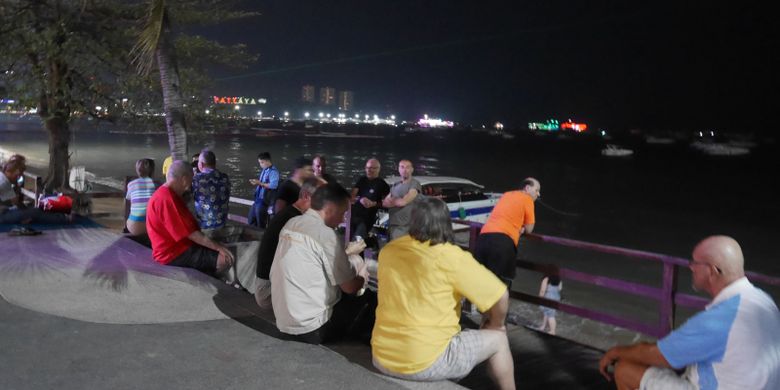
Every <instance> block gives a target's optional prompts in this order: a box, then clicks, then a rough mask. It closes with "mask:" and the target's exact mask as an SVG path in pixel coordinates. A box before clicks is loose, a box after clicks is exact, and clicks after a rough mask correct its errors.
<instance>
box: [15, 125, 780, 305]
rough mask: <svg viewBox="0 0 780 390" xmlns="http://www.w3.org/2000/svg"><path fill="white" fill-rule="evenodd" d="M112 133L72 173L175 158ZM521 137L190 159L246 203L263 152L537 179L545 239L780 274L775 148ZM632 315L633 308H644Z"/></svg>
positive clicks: (38, 153) (20, 147)
mask: <svg viewBox="0 0 780 390" xmlns="http://www.w3.org/2000/svg"><path fill="white" fill-rule="evenodd" d="M107 130H110V127H109V128H100V129H97V128H95V127H94V126H91V125H89V126H80V127H79V128H77V129H76V130H75V131H74V140H73V142H72V144H71V151H72V152H73V156H72V159H73V163H72V164H73V165H84V166H86V169H87V171H89V172H92V173H94V174H95V175H96V176H97V177H98V178H101V179H102V180H104V181H106V182H111V181H113V182H115V183H120V182H121V180H122V179H123V178H124V176H126V175H132V174H133V173H134V172H133V170H134V162H135V161H136V160H137V159H138V158H141V157H152V158H155V159H156V160H157V161H158V164H159V163H160V162H162V160H163V158H164V157H165V155H166V154H167V148H168V144H167V137H166V136H165V135H164V134H155V135H137V134H124V133H123V134H118V133H111V132H109V131H107ZM515 135H516V136H515V138H513V139H505V138H502V137H500V136H495V135H489V134H487V133H484V132H458V133H445V132H429V133H404V132H401V131H392V132H390V131H389V132H388V133H387V137H386V138H384V139H343V138H316V137H305V136H301V135H297V136H276V137H258V136H256V135H255V132H253V131H249V130H247V131H243V132H241V133H238V134H230V133H226V134H211V135H194V136H191V137H190V139H189V144H190V151H191V153H195V152H197V151H198V150H200V148H202V147H210V148H212V149H213V150H214V152H215V153H216V155H217V165H218V168H219V169H221V170H223V171H224V172H226V173H228V174H229V175H230V177H231V180H232V181H233V188H234V195H237V196H242V197H246V198H249V197H251V192H252V190H253V189H252V187H251V186H250V185H249V183H248V179H249V178H253V177H256V175H257V172H258V166H257V161H256V156H257V154H258V153H260V152H263V151H268V152H270V153H271V154H272V156H273V159H274V162H275V164H276V165H277V167H279V168H280V170H281V171H282V172H283V173H286V172H287V171H289V169H290V168H291V164H292V161H293V160H294V159H295V158H296V157H298V156H301V155H307V156H312V155H314V154H324V155H326V156H327V158H328V162H329V172H330V173H332V174H334V175H336V176H337V178H338V179H339V181H340V182H341V183H342V184H346V185H351V184H352V183H353V182H354V179H355V178H356V177H357V176H358V175H360V174H362V173H363V166H364V162H365V160H366V159H367V158H369V157H377V158H378V159H379V160H380V161H381V162H382V175H383V176H384V175H391V174H397V172H396V169H395V167H396V164H397V161H398V160H399V159H402V158H405V159H410V160H412V161H413V162H414V164H415V175H444V176H459V177H464V178H468V179H471V180H473V181H475V182H477V183H480V184H482V185H484V186H485V187H486V188H487V190H490V191H496V192H503V191H506V190H509V189H512V188H514V186H515V185H516V184H517V183H518V182H519V181H520V180H521V179H523V178H524V177H526V176H534V177H536V178H538V179H539V180H540V181H541V183H542V197H541V202H540V203H537V223H536V230H535V232H536V233H541V234H549V235H556V236H563V237H567V238H573V239H579V240H585V241H592V242H597V243H603V244H610V245H617V246H623V247H629V248H634V249H640V250H646V251H652V252H659V253H664V254H670V255H674V256H680V257H688V256H689V255H690V252H691V250H692V248H693V246H694V245H695V243H696V242H697V241H698V240H700V239H702V238H704V237H706V236H708V235H711V234H726V235H730V236H732V237H734V238H736V239H737V240H738V241H739V242H740V244H741V245H742V248H743V250H744V252H745V257H746V268H747V269H749V270H753V271H757V272H761V273H765V274H769V275H774V276H778V275H780V244H779V243H780V202H778V197H777V192H776V191H775V190H774V188H776V187H775V185H776V183H775V182H776V180H777V179H776V178H777V173H776V170H777V168H778V161H779V160H780V156H779V155H778V153H777V152H778V150H777V148H776V147H775V146H774V145H770V146H767V145H759V146H757V147H756V148H754V149H753V150H752V152H751V154H750V155H748V156H744V157H711V156H706V155H703V154H701V153H699V152H697V151H696V150H694V149H692V148H690V146H689V145H688V143H687V142H680V143H676V144H674V145H648V144H645V143H644V142H641V141H636V140H635V141H634V144H633V145H631V146H632V148H634V150H635V154H634V155H633V156H632V157H629V158H614V157H613V158H610V157H603V156H601V154H600V150H601V148H602V146H603V145H602V143H601V142H599V141H596V140H584V139H580V138H577V137H573V138H569V139H558V138H555V137H539V136H534V135H531V134H530V133H526V134H523V133H515ZM0 149H4V150H6V151H15V152H19V153H23V154H25V155H27V156H28V158H30V160H31V161H32V164H33V165H38V166H44V165H45V164H46V162H47V159H48V157H47V156H48V155H47V142H46V133H45V132H43V131H42V130H40V125H38V124H37V123H35V122H34V121H30V122H27V123H24V122H15V123H7V122H6V123H0ZM0 152H2V150H0ZM158 175H159V173H158ZM540 245H541V244H535V243H524V244H523V247H522V248H521V253H522V254H523V256H524V257H526V258H528V259H530V260H531V261H536V262H544V263H558V264H561V265H563V266H567V267H571V268H575V269H579V270H583V271H587V272H595V273H600V274H604V275H607V276H615V277H621V278H624V279H629V280H635V281H639V282H643V283H648V284H651V285H659V283H660V280H661V272H660V267H659V266H657V265H655V264H648V263H646V262H638V261H634V260H630V259H620V258H609V257H606V256H597V255H593V254H590V253H583V252H577V251H570V250H564V249H558V248H543V247H541V246H540ZM521 279H522V277H521ZM689 280H690V276H689V272H688V271H687V270H683V271H682V272H681V278H680V285H681V289H683V290H686V289H687V288H688V287H687V286H688V285H689ZM519 284H520V285H521V288H522V289H524V290H527V291H529V292H534V293H535V292H536V291H535V289H538V279H536V276H533V277H529V278H527V279H526V280H524V281H523V282H522V283H519ZM762 287H763V286H762ZM766 289H767V290H768V291H769V292H770V293H771V294H772V295H773V296H774V297H775V299H778V297H780V291H778V289H777V288H771V287H766ZM582 294H583V297H582V298H583V299H584V300H585V301H587V302H598V301H600V300H604V299H608V298H609V297H610V295H609V294H614V293H605V292H598V291H596V292H588V293H582ZM605 294H606V295H605ZM624 304H625V306H626V307H627V308H628V307H631V306H634V305H645V304H646V303H643V302H641V301H631V300H627V301H625V303H624ZM613 309H614V310H616V311H618V312H620V311H621V310H622V309H621V308H620V307H617V308H613ZM651 312H654V310H651Z"/></svg>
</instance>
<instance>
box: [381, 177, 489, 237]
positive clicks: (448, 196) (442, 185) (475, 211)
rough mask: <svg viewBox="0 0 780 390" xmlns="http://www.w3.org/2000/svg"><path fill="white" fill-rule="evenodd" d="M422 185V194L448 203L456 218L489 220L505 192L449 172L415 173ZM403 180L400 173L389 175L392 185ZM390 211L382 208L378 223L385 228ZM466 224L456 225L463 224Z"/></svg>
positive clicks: (453, 216)
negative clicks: (452, 175) (491, 189)
mask: <svg viewBox="0 0 780 390" xmlns="http://www.w3.org/2000/svg"><path fill="white" fill-rule="evenodd" d="M414 178H415V179H417V181H419V182H420V184H421V185H422V195H424V196H431V197H437V198H439V199H441V200H443V201H444V202H446V203H447V208H449V210H450V217H451V218H452V219H464V220H468V221H474V222H480V223H485V222H487V218H488V216H489V215H490V213H491V212H492V211H493V207H494V206H495V205H496V202H498V199H499V198H500V197H501V195H502V194H501V193H494V192H484V191H483V189H484V187H483V186H482V185H479V184H477V183H474V182H473V181H471V180H468V179H463V178H460V177H449V176H414ZM399 180H401V178H400V177H399V176H390V177H387V178H385V181H386V182H387V184H389V185H391V186H392V185H393V184H395V183H396V182H398V181H399ZM388 218H389V215H388V214H387V212H386V211H385V210H381V209H380V210H379V212H378V213H377V221H376V224H375V225H374V226H377V227H381V228H385V227H387V220H388ZM462 227H463V226H462V225H458V226H453V228H462Z"/></svg>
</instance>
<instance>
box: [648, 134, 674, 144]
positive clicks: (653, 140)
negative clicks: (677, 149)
mask: <svg viewBox="0 0 780 390" xmlns="http://www.w3.org/2000/svg"><path fill="white" fill-rule="evenodd" d="M645 142H647V143H648V144H651V145H671V144H673V143H674V138H670V137H657V136H653V135H648V136H647V137H645Z"/></svg>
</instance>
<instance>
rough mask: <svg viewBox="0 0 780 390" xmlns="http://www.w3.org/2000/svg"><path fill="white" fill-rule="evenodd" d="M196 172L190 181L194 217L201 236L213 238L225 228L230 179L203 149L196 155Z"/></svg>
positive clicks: (214, 158)
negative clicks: (198, 225) (201, 233)
mask: <svg viewBox="0 0 780 390" xmlns="http://www.w3.org/2000/svg"><path fill="white" fill-rule="evenodd" d="M197 164H198V172H197V173H195V176H194V177H193V179H192V196H193V198H194V200H195V216H196V217H197V218H198V222H199V224H200V229H201V231H202V232H203V234H205V235H207V236H209V237H214V234H215V232H216V231H217V230H219V229H220V228H222V227H223V226H225V223H226V222H227V219H228V212H229V207H230V189H231V188H230V178H229V177H228V175H227V174H226V173H224V172H221V171H219V170H218V169H217V156H216V155H214V152H212V151H211V150H208V149H204V150H203V151H202V152H200V155H198V163H197Z"/></svg>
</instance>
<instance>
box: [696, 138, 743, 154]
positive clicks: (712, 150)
mask: <svg viewBox="0 0 780 390" xmlns="http://www.w3.org/2000/svg"><path fill="white" fill-rule="evenodd" d="M691 147H692V148H694V149H696V150H699V151H700V152H702V153H704V154H707V155H710V156H744V155H746V154H749V153H750V149H748V148H745V147H740V146H734V145H730V144H723V143H718V142H704V141H696V142H694V143H692V144H691Z"/></svg>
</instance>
